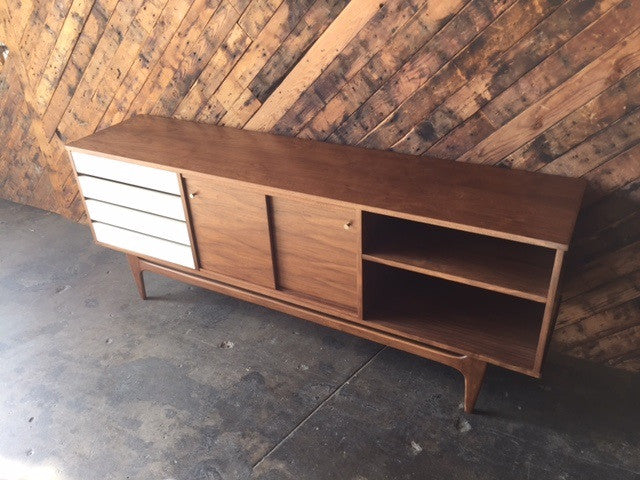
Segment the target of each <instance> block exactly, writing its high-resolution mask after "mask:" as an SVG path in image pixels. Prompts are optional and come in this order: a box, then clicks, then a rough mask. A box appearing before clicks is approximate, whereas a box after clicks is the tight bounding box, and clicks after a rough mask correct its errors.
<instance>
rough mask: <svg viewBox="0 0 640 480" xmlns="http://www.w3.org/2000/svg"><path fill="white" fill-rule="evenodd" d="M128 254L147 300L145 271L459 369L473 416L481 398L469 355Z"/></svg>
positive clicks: (480, 373) (475, 362) (479, 370)
mask: <svg viewBox="0 0 640 480" xmlns="http://www.w3.org/2000/svg"><path fill="white" fill-rule="evenodd" d="M126 255H127V260H128V262H129V265H130V267H131V272H132V274H133V278H134V281H135V283H136V286H137V288H138V293H139V294H140V297H141V298H142V299H143V300H146V299H147V293H146V288H145V284H144V277H143V275H142V272H144V271H148V272H153V273H157V274H160V275H164V276H166V277H169V278H173V279H175V280H179V281H181V282H184V283H188V284H190V285H194V286H196V287H200V288H205V289H207V290H212V291H214V292H217V293H222V294H224V295H229V296H232V297H235V298H238V299H240V300H244V301H248V302H252V303H255V304H258V305H261V306H263V307H267V308H271V309H273V310H278V311H280V312H283V313H286V314H289V315H293V316H296V317H298V318H302V319H304V320H309V321H311V322H314V323H317V324H319V325H324V326H327V327H330V328H333V329H335V330H339V331H341V332H345V333H349V334H351V335H355V336H358V337H361V338H364V339H367V340H371V341H373V342H377V343H380V344H383V345H387V346H389V347H393V348H397V349H398V350H403V351H405V352H409V353H412V354H414V355H418V356H420V357H423V358H426V359H429V360H433V361H436V362H438V363H442V364H444V365H447V366H449V367H453V368H455V369H456V370H458V371H459V372H460V373H461V374H462V375H463V377H464V411H465V412H467V413H472V412H473V410H474V408H475V404H476V400H477V399H478V394H479V393H480V387H481V386H482V381H483V379H484V375H485V372H486V369H487V362H484V361H482V360H479V359H477V358H474V357H471V356H469V355H461V354H457V353H453V352H448V351H446V350H442V349H439V348H436V347H432V346H428V345H423V344H420V343H418V342H414V341H411V340H408V339H404V338H401V337H398V336H396V335H392V334H389V333H386V332H381V331H379V330H376V329H373V328H368V327H366V326H364V325H359V324H357V323H354V322H350V321H348V320H343V319H340V318H337V317H333V316H331V315H328V314H324V313H321V312H316V311H314V310H310V309H308V308H304V307H301V306H298V305H294V304H291V303H288V302H285V301H282V300H278V299H275V298H271V297H268V296H266V295H262V294H259V293H255V292H251V291H249V290H245V289H243V288H240V287H236V286H233V285H229V284H226V283H222V282H218V281H216V280H211V279H209V278H204V277H200V276H198V275H192V274H190V273H187V272H183V271H180V270H175V269H172V268H170V267H167V266H164V265H159V264H157V263H153V262H150V261H148V260H145V259H143V258H139V257H136V256H135V255H131V254H126Z"/></svg>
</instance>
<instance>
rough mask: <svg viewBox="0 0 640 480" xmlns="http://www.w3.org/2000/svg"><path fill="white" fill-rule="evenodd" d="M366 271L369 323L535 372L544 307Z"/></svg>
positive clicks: (379, 269)
mask: <svg viewBox="0 0 640 480" xmlns="http://www.w3.org/2000/svg"><path fill="white" fill-rule="evenodd" d="M364 267H365V268H364V271H363V282H364V284H363V286H364V301H365V310H364V320H365V321H366V322H367V324H370V325H371V326H373V327H374V328H379V329H381V330H384V331H387V332H394V333H396V334H397V333H401V334H402V335H403V336H405V337H407V338H410V339H412V340H415V341H417V342H421V343H426V344H430V345H435V346H438V347H443V348H447V349H449V350H453V351H455V352H458V353H464V354H473V355H478V356H479V357H481V358H483V359H486V360H489V361H491V362H492V363H495V364H498V365H501V366H506V367H509V368H512V369H514V370H518V371H521V372H525V373H529V374H531V373H532V372H534V361H535V356H536V350H537V347H538V340H539V334H540V326H541V322H542V314H543V311H544V305H542V304H540V303H537V302H531V301H528V300H523V299H519V298H514V297H511V296H509V295H504V294H500V293H495V292H490V291H486V290H483V289H478V288H475V287H470V286H467V285H460V284H457V283H454V282H449V281H446V280H441V279H436V278H432V277H429V276H426V275H422V274H419V273H415V272H408V271H406V270H402V269H397V268H393V267H388V266H385V265H378V264H375V263H372V262H365V265H364ZM534 375H537V373H534Z"/></svg>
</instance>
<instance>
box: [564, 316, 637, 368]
mask: <svg viewBox="0 0 640 480" xmlns="http://www.w3.org/2000/svg"><path fill="white" fill-rule="evenodd" d="M639 336H640V326H633V327H630V328H628V329H626V330H622V331H620V332H616V333H615V334H613V335H610V336H608V337H605V338H603V339H600V340H598V341H595V342H592V343H591V344H588V345H580V346H578V347H576V348H574V349H571V350H569V351H568V353H569V354H570V355H573V356H580V357H583V358H589V359H591V360H595V361H598V362H601V363H605V364H608V365H612V366H614V365H616V363H617V362H618V361H623V359H626V358H627V356H626V355H625V354H624V353H626V352H636V351H637V343H636V342H637V338H638V337H639ZM618 358H620V360H618Z"/></svg>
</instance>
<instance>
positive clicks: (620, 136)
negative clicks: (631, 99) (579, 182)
mask: <svg viewBox="0 0 640 480" xmlns="http://www.w3.org/2000/svg"><path fill="white" fill-rule="evenodd" d="M639 121H640V108H638V109H636V110H634V111H631V112H629V114H628V115H626V116H625V117H623V118H621V119H620V120H617V121H616V122H614V123H613V124H611V125H610V126H609V127H607V128H605V129H604V130H602V131H600V132H598V133H597V134H596V135H593V136H592V137H591V138H589V139H588V140H586V141H584V142H582V143H581V144H580V145H578V146H577V147H575V148H572V149H571V150H569V151H568V152H567V153H565V154H564V155H561V156H560V157H558V158H557V159H555V160H554V161H552V162H550V163H547V164H546V165H545V166H544V167H542V168H541V169H540V171H541V172H545V173H551V174H554V175H565V176H567V175H571V176H575V177H578V176H582V175H584V174H585V173H587V172H589V171H591V170H593V169H595V168H596V167H598V166H600V165H602V164H603V163H605V162H607V161H608V160H610V159H611V158H613V157H614V156H615V155H617V154H618V153H620V152H622V151H624V150H626V149H628V148H630V147H632V146H633V145H635V144H636V143H638V141H640V128H638V122H639ZM631 179H632V178H629V179H628V180H631ZM625 183H626V182H625Z"/></svg>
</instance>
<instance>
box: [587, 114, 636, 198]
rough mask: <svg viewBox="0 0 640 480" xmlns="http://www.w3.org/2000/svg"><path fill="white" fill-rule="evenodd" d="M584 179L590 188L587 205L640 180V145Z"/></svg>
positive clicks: (591, 172) (595, 169)
mask: <svg viewBox="0 0 640 480" xmlns="http://www.w3.org/2000/svg"><path fill="white" fill-rule="evenodd" d="M637 130H638V129H637V124H636V131H637ZM584 178H585V179H586V180H587V181H588V182H589V186H590V188H589V190H588V194H587V196H586V199H585V200H586V203H587V205H588V204H591V203H593V202H595V201H596V200H598V199H600V198H602V197H603V196H605V195H607V194H609V193H611V192H612V191H614V190H616V189H618V188H620V187H623V186H624V185H627V184H628V183H631V182H632V181H633V180H635V179H637V178H640V144H639V143H636V144H635V145H634V146H633V147H631V148H629V149H628V150H625V151H623V152H622V153H620V154H619V155H617V156H615V157H614V158H612V159H611V160H609V161H608V162H605V163H603V164H602V165H600V166H599V167H597V168H594V169H593V170H591V171H590V172H589V173H587V174H586V175H585V176H584Z"/></svg>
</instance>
